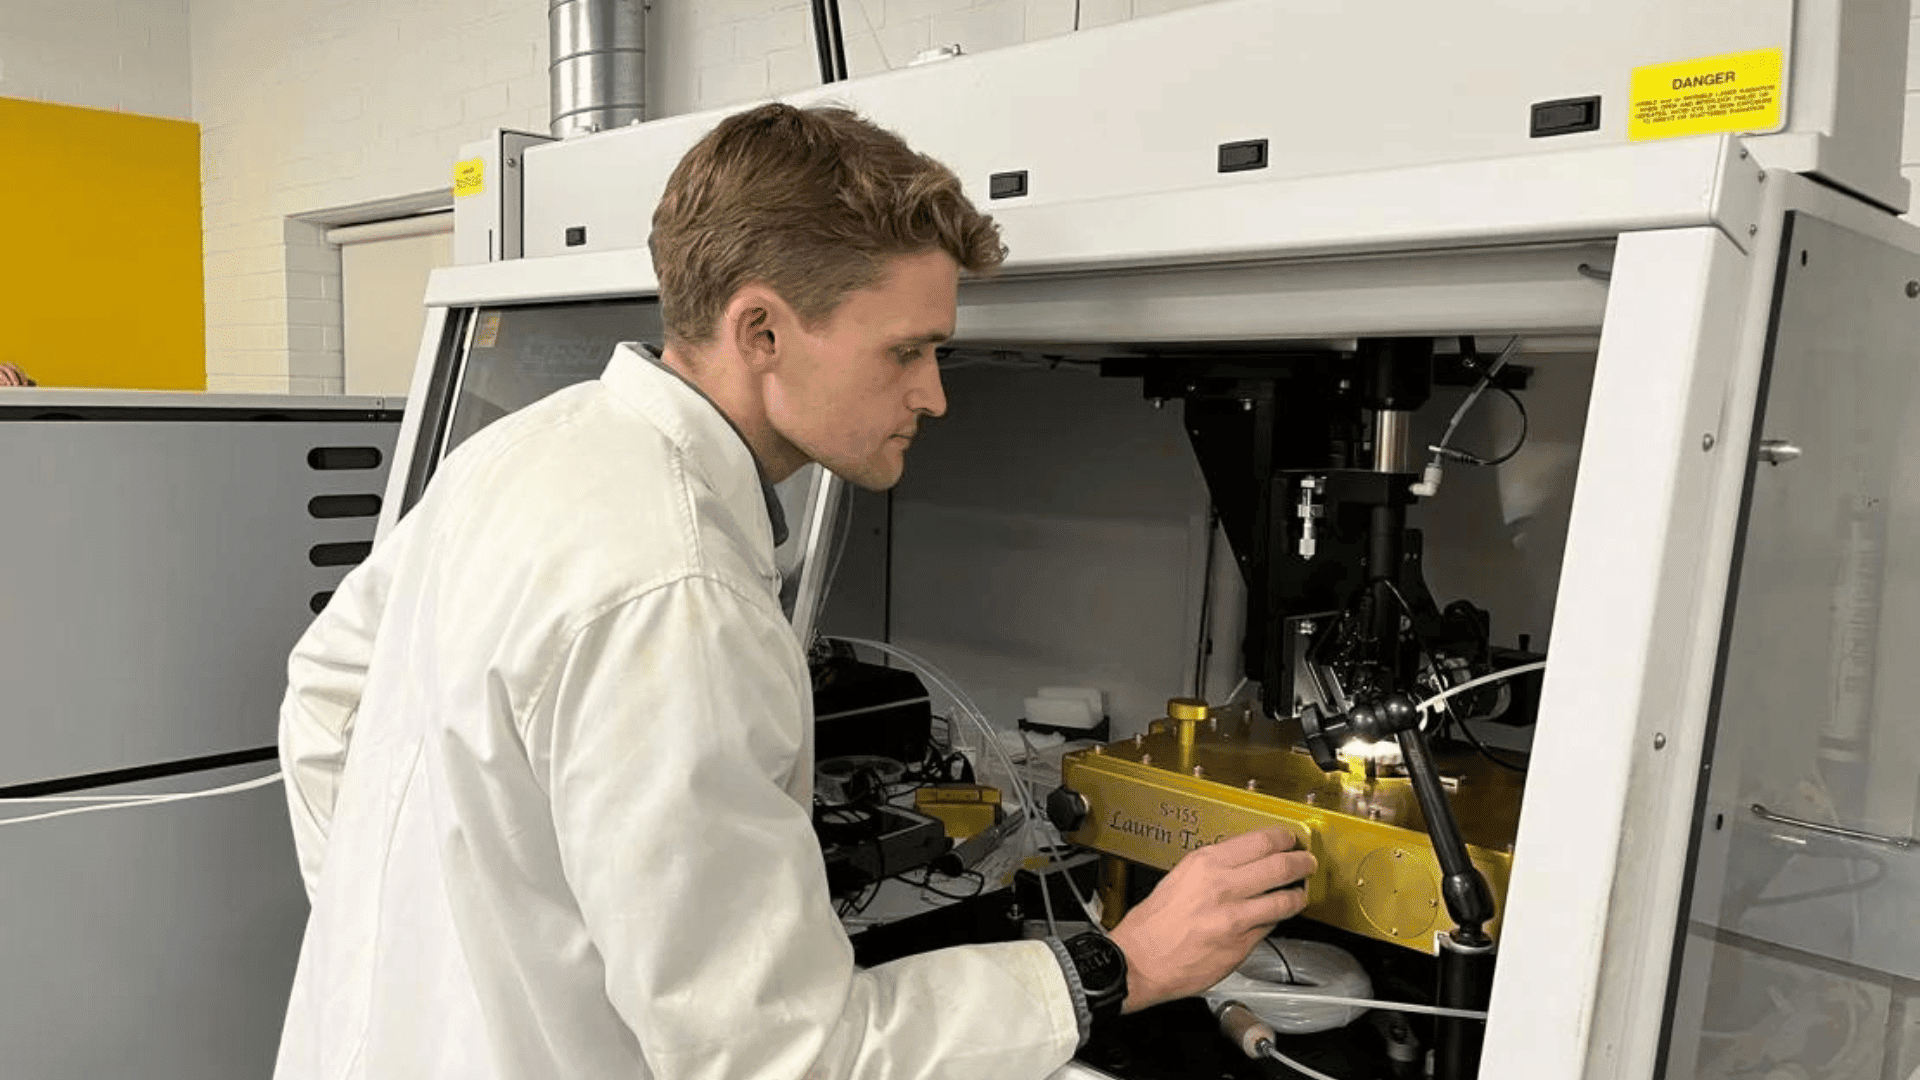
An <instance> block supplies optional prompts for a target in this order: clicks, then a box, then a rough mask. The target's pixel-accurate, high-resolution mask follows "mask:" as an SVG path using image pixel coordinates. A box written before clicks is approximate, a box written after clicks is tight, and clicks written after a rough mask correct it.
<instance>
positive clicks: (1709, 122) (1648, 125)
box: [1627, 49, 1781, 142]
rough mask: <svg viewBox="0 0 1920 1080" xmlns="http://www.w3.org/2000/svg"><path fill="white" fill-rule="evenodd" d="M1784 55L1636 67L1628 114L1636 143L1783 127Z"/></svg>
mask: <svg viewBox="0 0 1920 1080" xmlns="http://www.w3.org/2000/svg"><path fill="white" fill-rule="evenodd" d="M1780 68H1781V60H1780V50H1779V49H1756V50H1754V51H1753V52H1743V53H1731V54H1729V55H1726V56H1709V57H1707V58H1705V59H1702V60H1686V61H1682V62H1680V63H1677V64H1654V65H1653V66H1651V67H1643V68H1635V69H1634V72H1633V95H1632V100H1631V102H1630V103H1629V106H1628V109H1627V138H1628V139H1629V140H1630V141H1633V142H1642V141H1645V140H1647V139H1671V138H1674V137H1675V136H1678V135H1707V134H1711V133H1714V132H1721V131H1772V130H1774V129H1775V128H1778V127H1779V126H1780V116H1781V112H1780V107H1781V100H1780V99H1781V92H1780Z"/></svg>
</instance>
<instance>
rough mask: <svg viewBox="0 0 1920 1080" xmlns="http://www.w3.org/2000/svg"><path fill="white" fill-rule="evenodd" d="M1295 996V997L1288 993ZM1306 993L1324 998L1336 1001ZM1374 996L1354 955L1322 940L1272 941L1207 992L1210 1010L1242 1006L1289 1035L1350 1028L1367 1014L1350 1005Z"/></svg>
mask: <svg viewBox="0 0 1920 1080" xmlns="http://www.w3.org/2000/svg"><path fill="white" fill-rule="evenodd" d="M1288 991H1293V992H1288ZM1304 994H1325V995H1329V996H1330V997H1331V999H1332V1000H1329V999H1328V998H1323V997H1318V996H1303V995H1304ZM1372 996H1373V980H1372V979H1369V978H1368V977H1367V973H1366V970H1365V969H1364V968H1362V967H1361V966H1360V961H1358V960H1356V959H1354V957H1353V954H1352V953H1350V952H1348V951H1347V950H1345V949H1342V948H1340V947H1339V946H1337V945H1329V944H1326V943H1325V942H1320V941H1287V940H1277V939H1274V938H1268V939H1267V940H1266V941H1263V942H1261V943H1260V944H1258V945H1256V946H1254V948H1253V952H1251V953H1249V954H1248V955H1247V958H1246V959H1245V960H1243V961H1241V962H1240V966H1239V967H1237V968H1235V969H1234V970H1233V971H1232V972H1231V973H1229V974H1228V975H1227V977H1226V978H1224V979H1221V980H1220V981H1219V982H1217V983H1215V984H1214V985H1213V988H1212V989H1211V990H1208V991H1207V994H1206V998H1207V1005H1208V1007H1209V1008H1213V1009H1216V1010H1217V1009H1219V1008H1220V1007H1221V1006H1222V1005H1223V1004H1224V1003H1225V1002H1227V1001H1238V1002H1240V1003H1241V1004H1243V1005H1245V1006H1246V1007H1247V1008H1249V1009H1252V1010H1253V1012H1254V1013H1255V1015H1257V1016H1259V1017H1260V1019H1261V1020H1264V1021H1266V1023H1267V1024H1268V1025H1269V1026H1270V1027H1272V1028H1273V1029H1274V1030H1275V1031H1277V1032H1280V1033H1281V1034H1284V1035H1306V1034H1310V1033H1312V1032H1316V1031H1332V1030H1333V1029H1335V1028H1342V1027H1346V1026H1347V1025H1348V1024H1351V1023H1353V1022H1354V1021H1355V1020H1358V1019H1360V1017H1361V1015H1362V1014H1363V1013H1365V1012H1366V1011H1367V1006H1364V1005H1354V1004H1348V1002H1351V1001H1358V1000H1364V999H1368V998H1371V997H1372Z"/></svg>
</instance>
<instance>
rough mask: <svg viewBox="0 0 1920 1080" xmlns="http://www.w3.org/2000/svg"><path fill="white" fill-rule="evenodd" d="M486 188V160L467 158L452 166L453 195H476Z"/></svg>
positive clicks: (456, 196) (457, 196)
mask: <svg viewBox="0 0 1920 1080" xmlns="http://www.w3.org/2000/svg"><path fill="white" fill-rule="evenodd" d="M485 190H487V160H486V159H485V158H469V159H467V160H466V161H461V162H456V163H455V164H454V166H453V197H454V198H456V199H457V198H459V197H460V196H462V195H478V194H480V193H481V192H483V191H485Z"/></svg>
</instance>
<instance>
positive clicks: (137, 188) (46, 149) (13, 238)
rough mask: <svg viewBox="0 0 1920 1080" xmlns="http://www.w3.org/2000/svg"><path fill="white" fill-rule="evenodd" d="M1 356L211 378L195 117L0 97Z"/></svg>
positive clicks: (92, 381)
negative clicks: (0, 220)
mask: <svg viewBox="0 0 1920 1080" xmlns="http://www.w3.org/2000/svg"><path fill="white" fill-rule="evenodd" d="M0 155H3V156H4V157H5V166H4V167H0V214H4V216H5V220H6V222H7V226H6V230H5V237H6V239H5V243H4V244H0V363H5V362H12V363H15V364H18V365H19V366H20V367H22V368H23V369H25V370H26V372H27V373H28V374H29V375H32V376H33V377H34V378H35V379H36V380H38V381H39V383H40V385H42V386H91V387H113V388H120V389H138V390H204V389H206V386H207V362H206V314H205V297H204V291H203V287H202V269H203V267H202V258H201V238H200V127H199V125H198V124H193V123H188V122H186V121H183V120H166V119H161V118H158V117H151V116H135V115H132V114H129V113H118V112H103V111H100V110H97V109H80V108H74V107H72V106H69V105H49V104H46V103H44V102H38V101H21V100H18V99H14V98H3V97H0Z"/></svg>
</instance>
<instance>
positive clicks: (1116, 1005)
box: [1064, 931, 1127, 1021]
mask: <svg viewBox="0 0 1920 1080" xmlns="http://www.w3.org/2000/svg"><path fill="white" fill-rule="evenodd" d="M1064 944H1065V945H1066V949H1067V957H1068V958H1069V959H1070V960H1072V961H1073V970H1074V972H1075V974H1077V975H1079V976H1080V989H1081V991H1082V992H1083V993H1085V994H1086V996H1087V1008H1088V1009H1089V1010H1090V1011H1091V1012H1092V1013H1093V1019H1094V1020H1096V1021H1099V1020H1109V1019H1112V1018H1113V1017H1116V1016H1119V1015H1120V1007H1121V1006H1122V1005H1125V1004H1126V1003H1127V954H1126V953H1124V952H1121V951H1120V946H1118V945H1115V944H1114V943H1113V940H1112V939H1111V938H1109V937H1107V936H1106V935H1105V934H1099V933H1094V932H1092V931H1089V932H1087V933H1084V934H1079V935H1076V936H1074V937H1072V938H1069V939H1067V941H1066V942H1065V943H1064Z"/></svg>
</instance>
